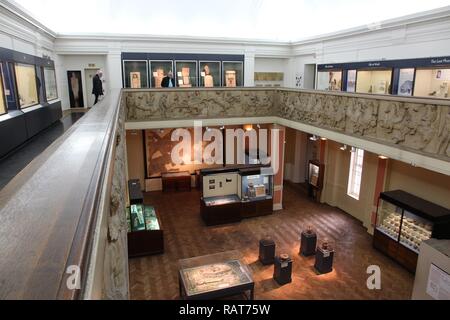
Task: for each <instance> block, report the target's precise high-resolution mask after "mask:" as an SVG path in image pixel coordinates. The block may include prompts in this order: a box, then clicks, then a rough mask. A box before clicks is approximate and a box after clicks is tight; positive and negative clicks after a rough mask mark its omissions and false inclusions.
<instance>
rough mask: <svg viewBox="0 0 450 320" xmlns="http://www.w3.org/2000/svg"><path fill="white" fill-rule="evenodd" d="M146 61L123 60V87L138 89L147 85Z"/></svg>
mask: <svg viewBox="0 0 450 320" xmlns="http://www.w3.org/2000/svg"><path fill="white" fill-rule="evenodd" d="M147 67H148V66H147V61H145V60H135V61H133V60H124V61H123V73H124V77H123V78H124V81H125V83H124V85H125V88H132V89H139V88H147V87H148V79H147Z"/></svg>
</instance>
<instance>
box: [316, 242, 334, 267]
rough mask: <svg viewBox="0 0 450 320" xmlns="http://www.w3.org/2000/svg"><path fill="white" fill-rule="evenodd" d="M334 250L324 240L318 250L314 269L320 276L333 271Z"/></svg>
mask: <svg viewBox="0 0 450 320" xmlns="http://www.w3.org/2000/svg"><path fill="white" fill-rule="evenodd" d="M333 258H334V249H333V246H332V245H331V244H330V242H329V241H328V240H327V239H324V240H323V241H322V242H321V243H320V245H319V246H318V247H317V250H316V260H315V262H314V268H315V269H316V270H317V272H318V273H320V274H325V273H330V272H331V271H333Z"/></svg>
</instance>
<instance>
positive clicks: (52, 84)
mask: <svg viewBox="0 0 450 320" xmlns="http://www.w3.org/2000/svg"><path fill="white" fill-rule="evenodd" d="M44 81H45V96H46V99H47V101H51V100H55V99H58V90H57V88H56V75H55V69H51V68H44Z"/></svg>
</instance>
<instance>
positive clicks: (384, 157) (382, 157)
mask: <svg viewBox="0 0 450 320" xmlns="http://www.w3.org/2000/svg"><path fill="white" fill-rule="evenodd" d="M378 158H380V159H382V160H387V159H389V158H388V157H386V156H382V155H379V156H378Z"/></svg>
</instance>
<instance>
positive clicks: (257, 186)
mask: <svg viewBox="0 0 450 320" xmlns="http://www.w3.org/2000/svg"><path fill="white" fill-rule="evenodd" d="M242 195H243V198H244V200H256V199H262V198H266V199H270V198H271V197H272V176H264V175H260V174H258V175H252V176H243V177H242Z"/></svg>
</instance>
